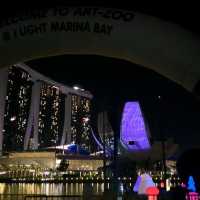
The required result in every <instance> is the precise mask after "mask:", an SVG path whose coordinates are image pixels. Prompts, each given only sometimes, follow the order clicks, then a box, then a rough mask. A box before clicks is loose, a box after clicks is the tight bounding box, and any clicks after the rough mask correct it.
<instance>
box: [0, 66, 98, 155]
mask: <svg viewBox="0 0 200 200" xmlns="http://www.w3.org/2000/svg"><path fill="white" fill-rule="evenodd" d="M0 76H1V77H0V105H1V108H0V151H1V152H10V151H26V150H37V149H44V148H47V147H55V146H60V145H65V144H71V143H75V144H78V145H80V146H81V147H82V148H83V149H84V150H85V151H88V152H92V151H93V149H94V142H93V141H92V139H91V137H90V132H91V126H90V116H91V99H92V94H91V93H90V92H88V91H85V90H84V89H82V88H79V87H74V88H72V87H68V86H66V85H63V84H60V83H57V82H55V81H53V80H51V79H50V78H47V77H45V76H43V75H42V74H40V73H38V72H36V71H35V70H33V69H31V68H29V67H28V66H27V65H25V64H17V65H14V66H12V67H10V68H8V69H3V70H2V71H1V73H0ZM80 133H81V134H80Z"/></svg>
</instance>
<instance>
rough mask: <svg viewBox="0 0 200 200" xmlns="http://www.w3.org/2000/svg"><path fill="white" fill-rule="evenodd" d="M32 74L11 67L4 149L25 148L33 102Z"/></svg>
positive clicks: (19, 149)
mask: <svg viewBox="0 0 200 200" xmlns="http://www.w3.org/2000/svg"><path fill="white" fill-rule="evenodd" d="M31 88H32V81H31V76H30V75H29V74H28V73H27V72H25V71H24V70H22V69H19V68H17V67H10V69H9V74H8V85H7V96H6V107H5V115H4V117H5V120H4V135H3V149H4V150H5V151H12V150H18V151H21V150H23V145H24V136H25V132H26V126H27V120H28V113H29V108H30V103H31V91H32V90H31Z"/></svg>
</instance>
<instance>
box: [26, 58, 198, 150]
mask: <svg viewBox="0 0 200 200" xmlns="http://www.w3.org/2000/svg"><path fill="white" fill-rule="evenodd" d="M27 64H28V65H29V66H32V67H33V68H34V69H36V70H38V71H40V72H41V73H43V74H45V75H47V76H49V77H51V78H52V79H55V80H57V81H60V82H62V83H64V84H67V85H71V86H73V85H74V84H80V85H81V86H83V87H84V88H85V89H86V90H89V91H91V93H92V94H93V95H94V100H93V104H94V105H95V107H97V108H98V109H101V105H102V102H103V101H105V102H106V106H108V108H109V109H110V111H111V112H112V114H113V117H114V118H115V117H116V116H115V114H116V113H117V114H118V115H121V113H120V109H121V108H122V106H123V104H124V102H126V101H129V100H139V101H140V103H141V105H142V108H143V111H144V113H145V117H146V119H147V121H148V124H149V128H150V131H151V133H152V135H153V136H154V137H156V138H157V137H158V136H159V130H160V127H161V130H162V131H163V133H164V134H165V135H166V136H167V137H170V136H173V137H174V138H175V139H176V141H177V142H178V143H181V144H182V145H187V146H188V145H190V144H192V143H196V144H199V139H200V127H199V116H200V102H199V101H198V100H197V99H196V98H195V97H194V95H193V94H191V93H189V92H187V91H186V90H185V89H183V88H182V87H181V86H179V85H177V84H176V83H174V82H172V81H170V80H168V79H166V78H164V77H163V76H161V75H159V74H157V73H155V72H153V71H151V70H149V69H147V68H144V67H142V66H138V65H134V64H132V63H129V62H127V61H123V60H118V59H111V58H106V57H101V56H94V55H90V56H89V55H87V56H86V55H79V56H77V55H63V56H57V57H50V58H43V59H40V60H35V61H31V62H28V63H27ZM158 96H161V100H159V99H158ZM116 125H117V126H119V124H116ZM189 138H190V139H189Z"/></svg>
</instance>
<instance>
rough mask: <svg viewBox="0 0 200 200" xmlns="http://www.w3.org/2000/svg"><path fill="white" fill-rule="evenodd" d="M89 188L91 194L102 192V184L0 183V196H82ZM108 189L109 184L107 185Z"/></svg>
mask: <svg viewBox="0 0 200 200" xmlns="http://www.w3.org/2000/svg"><path fill="white" fill-rule="evenodd" d="M87 187H88V188H90V189H91V191H92V193H93V194H102V193H103V192H104V184H103V183H92V184H91V185H89V186H86V185H85V184H83V183H66V184H63V183H58V184H55V183H41V184H38V183H37V184H36V183H10V184H8V183H0V194H23V195H24V194H29V195H35V194H40V195H41V194H42V195H82V194H83V190H84V189H87ZM107 187H108V188H109V184H108V185H107Z"/></svg>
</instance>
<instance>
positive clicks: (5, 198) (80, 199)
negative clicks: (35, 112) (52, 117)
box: [0, 194, 200, 200]
mask: <svg viewBox="0 0 200 200" xmlns="http://www.w3.org/2000/svg"><path fill="white" fill-rule="evenodd" d="M106 199H108V200H113V199H116V200H126V199H131V200H147V199H148V200H157V199H158V200H162V199H163V198H162V197H158V198H157V197H156V196H149V197H147V196H143V197H139V196H137V195H136V196H135V195H133V196H132V195H131V196H129V197H126V196H117V197H115V198H113V197H112V196H109V195H106V196H104V195H90V194H88V195H83V196H82V195H26V194H0V200H106ZM164 199H165V200H171V198H170V197H165V198H164ZM185 199H186V200H200V196H199V195H187V196H186V198H185ZM177 200H178V199H177Z"/></svg>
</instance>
